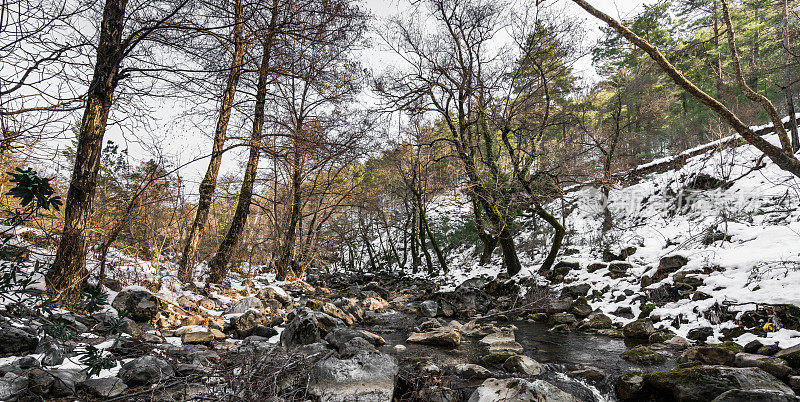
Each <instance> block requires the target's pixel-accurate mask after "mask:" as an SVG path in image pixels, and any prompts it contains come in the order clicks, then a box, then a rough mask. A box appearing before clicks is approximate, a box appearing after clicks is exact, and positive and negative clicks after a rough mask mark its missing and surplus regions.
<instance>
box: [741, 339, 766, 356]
mask: <svg viewBox="0 0 800 402" xmlns="http://www.w3.org/2000/svg"><path fill="white" fill-rule="evenodd" d="M762 346H764V344H763V343H761V341H759V340H758V339H755V340H752V341H750V342H747V345H744V352H745V353H758V349H759V348H761V347H762Z"/></svg>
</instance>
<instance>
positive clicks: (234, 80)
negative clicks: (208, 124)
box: [178, 0, 244, 282]
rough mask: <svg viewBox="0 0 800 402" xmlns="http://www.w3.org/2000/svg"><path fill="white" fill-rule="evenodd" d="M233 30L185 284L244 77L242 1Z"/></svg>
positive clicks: (183, 263)
mask: <svg viewBox="0 0 800 402" xmlns="http://www.w3.org/2000/svg"><path fill="white" fill-rule="evenodd" d="M234 1H235V3H234V24H235V25H234V27H233V43H234V48H233V55H232V61H231V67H230V72H229V73H228V80H227V82H226V84H225V90H224V91H223V93H222V102H221V104H220V108H219V118H218V119H217V126H216V129H215V130H214V143H213V145H212V148H211V159H210V160H209V162H208V169H207V170H206V175H205V177H204V178H203V181H202V182H201V183H200V191H199V192H200V198H199V200H198V202H197V212H196V214H195V218H194V221H193V222H192V228H191V230H190V232H189V237H188V238H187V239H186V246H185V247H184V249H183V255H182V256H181V260H180V263H179V266H178V279H180V280H181V281H183V282H190V281H191V280H192V276H193V274H194V263H195V261H196V260H197V248H198V246H199V244H200V240H201V239H202V237H203V233H204V232H205V228H206V223H207V221H208V215H209V212H210V211H211V201H212V197H213V196H214V189H215V188H216V187H217V175H218V174H219V167H220V164H221V163H222V154H223V148H224V146H225V139H226V137H227V133H228V122H229V121H230V118H231V110H232V109H233V101H234V97H235V95H236V86H237V85H238V84H239V77H240V76H241V74H242V60H243V59H244V35H243V25H244V15H243V6H242V0H234Z"/></svg>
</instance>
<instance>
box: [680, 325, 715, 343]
mask: <svg viewBox="0 0 800 402" xmlns="http://www.w3.org/2000/svg"><path fill="white" fill-rule="evenodd" d="M713 335H714V329H713V328H711V327H700V328H693V329H690V330H689V333H687V334H686V337H687V338H689V339H691V340H693V341H697V342H701V343H703V342H705V341H706V339H708V338H709V337H711V336H713Z"/></svg>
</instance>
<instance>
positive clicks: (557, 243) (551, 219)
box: [535, 204, 566, 272]
mask: <svg viewBox="0 0 800 402" xmlns="http://www.w3.org/2000/svg"><path fill="white" fill-rule="evenodd" d="M535 211H536V214H537V215H539V217H540V218H542V219H544V220H545V221H547V223H549V224H550V226H552V227H553V229H555V232H556V233H555V234H554V235H553V243H552V244H550V251H549V252H548V253H547V257H546V258H545V259H544V262H543V263H542V266H541V268H540V270H541V271H542V272H547V271H549V270H550V268H552V267H553V263H555V262H556V256H558V250H559V249H561V243H562V242H563V241H564V234H565V233H566V230H565V229H564V225H562V224H561V222H559V221H558V219H556V217H555V216H553V215H552V214H550V213H549V212H547V210H545V209H544V208H543V207H542V206H541V205H539V204H536V205H535Z"/></svg>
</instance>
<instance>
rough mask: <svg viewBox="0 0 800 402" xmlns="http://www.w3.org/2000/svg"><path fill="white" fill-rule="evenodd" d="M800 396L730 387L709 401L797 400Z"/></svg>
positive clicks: (765, 401)
mask: <svg viewBox="0 0 800 402" xmlns="http://www.w3.org/2000/svg"><path fill="white" fill-rule="evenodd" d="M797 401H800V398H798V397H797V396H795V395H794V394H787V393H785V392H780V391H769V390H764V389H751V390H743V389H732V390H730V391H725V392H723V393H722V394H721V395H720V396H718V397H716V398H714V400H713V401H711V402H797Z"/></svg>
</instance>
